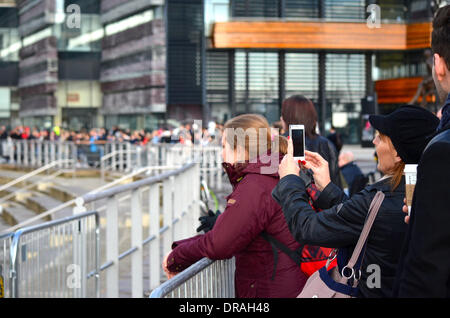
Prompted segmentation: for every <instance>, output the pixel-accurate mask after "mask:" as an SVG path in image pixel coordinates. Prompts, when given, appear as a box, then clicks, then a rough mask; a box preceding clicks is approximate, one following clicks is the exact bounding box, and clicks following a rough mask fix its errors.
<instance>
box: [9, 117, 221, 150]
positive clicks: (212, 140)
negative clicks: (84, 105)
mask: <svg viewBox="0 0 450 318" xmlns="http://www.w3.org/2000/svg"><path fill="white" fill-rule="evenodd" d="M222 130H223V125H220V124H216V123H215V122H210V123H209V125H208V128H202V127H196V126H195V124H185V125H184V124H180V125H179V126H178V127H175V128H167V127H160V128H158V129H154V130H148V129H140V130H131V129H122V128H119V127H118V126H113V127H112V128H111V129H106V128H92V129H90V130H87V129H82V130H80V131H74V130H68V129H63V128H60V127H59V126H55V127H53V129H39V128H37V127H33V128H30V127H28V126H17V127H14V128H12V129H10V130H8V129H7V127H6V126H1V127H0V141H1V140H6V139H7V138H8V137H10V138H11V139H14V140H49V141H59V140H60V141H72V142H75V143H78V144H92V143H95V144H102V143H107V142H130V143H131V144H135V145H142V146H143V145H146V144H147V143H151V144H159V143H180V144H188V145H189V144H201V145H204V146H206V145H214V144H218V142H217V140H220V136H221V135H222Z"/></svg>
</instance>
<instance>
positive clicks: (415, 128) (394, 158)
mask: <svg viewBox="0 0 450 318" xmlns="http://www.w3.org/2000/svg"><path fill="white" fill-rule="evenodd" d="M370 123H371V125H372V126H373V127H374V128H375V129H376V130H377V135H376V137H375V138H374V140H373V143H374V145H375V150H376V152H377V155H378V158H379V162H378V169H379V170H380V171H382V172H383V173H384V174H385V177H384V178H383V179H381V180H379V181H378V182H376V183H375V184H373V185H369V186H366V187H365V188H364V189H363V190H362V191H361V192H359V193H357V194H354V195H353V196H352V198H351V199H348V198H347V197H346V196H345V194H344V193H343V191H342V190H341V189H339V188H338V187H337V186H336V185H334V184H333V183H332V182H331V178H330V175H329V168H328V163H327V161H326V160H324V159H323V158H322V156H320V155H319V154H317V153H312V152H309V151H306V152H305V160H306V164H305V167H306V168H307V169H311V170H312V171H313V173H314V181H315V184H316V186H317V187H318V189H319V190H320V191H321V194H320V196H319V197H318V199H317V201H316V202H315V205H317V206H318V207H320V208H321V209H323V210H322V211H321V212H320V213H316V212H315V211H314V210H313V209H312V208H311V206H310V205H309V197H308V194H307V192H306V189H305V182H304V181H303V179H302V178H300V177H299V170H300V168H299V167H298V165H297V162H295V161H294V160H293V155H292V154H293V151H294V150H293V149H292V148H293V146H292V142H291V141H289V147H288V154H287V155H286V156H285V157H284V158H283V160H282V162H281V164H280V167H279V171H278V173H279V175H280V178H281V179H280V182H279V183H278V185H277V186H276V187H275V189H274V190H273V192H272V196H273V198H274V199H275V200H276V201H277V202H278V203H279V204H280V205H281V207H282V208H283V213H284V216H285V219H286V221H287V224H288V226H289V229H290V231H291V233H292V234H293V235H294V237H295V239H296V240H297V241H298V242H300V243H302V244H312V245H318V246H324V247H330V248H339V253H338V267H339V271H342V268H343V266H345V265H346V264H347V261H348V259H347V258H349V256H350V255H351V253H352V251H353V249H354V247H355V245H356V243H357V241H358V238H359V235H360V233H361V231H362V228H363V226H364V222H365V219H366V216H367V213H368V211H369V205H370V203H371V202H372V199H373V198H374V196H375V194H376V193H377V191H382V192H384V194H385V199H384V201H383V203H382V205H381V208H380V210H379V212H378V215H377V217H376V219H375V222H374V224H373V227H372V230H371V232H370V234H369V237H368V240H367V243H366V246H365V252H364V253H362V254H363V255H364V258H363V260H362V263H361V266H360V268H359V269H360V272H359V273H360V277H359V278H360V283H359V285H358V289H359V296H361V297H390V296H391V293H392V288H393V283H394V279H395V274H396V267H397V263H398V261H399V256H400V250H401V247H402V244H403V239H404V236H405V234H406V226H407V225H406V224H405V223H404V214H403V212H402V207H403V199H404V197H405V184H404V177H403V169H404V167H405V164H410V163H417V162H418V161H419V159H420V156H421V154H422V151H423V150H424V148H425V146H426V145H427V143H428V141H429V140H430V138H431V137H432V136H433V134H434V132H435V130H436V127H437V125H438V124H439V120H438V119H437V117H436V116H434V115H433V114H432V113H431V112H429V111H428V110H425V109H424V108H422V107H417V106H409V105H407V106H403V107H400V108H398V109H397V110H395V111H394V112H393V113H391V114H390V115H387V116H381V115H372V116H371V117H370ZM371 264H374V265H376V266H378V267H376V268H378V269H379V273H378V276H377V277H378V281H377V279H376V278H375V280H374V281H371V284H367V279H368V277H369V275H370V274H372V272H368V271H367V267H368V266H369V265H371ZM371 268H372V267H371ZM356 276H357V277H358V276H359V275H358V271H356Z"/></svg>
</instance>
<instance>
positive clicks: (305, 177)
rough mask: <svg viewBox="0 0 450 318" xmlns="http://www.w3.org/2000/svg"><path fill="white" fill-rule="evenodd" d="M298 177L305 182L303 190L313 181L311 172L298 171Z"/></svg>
mask: <svg viewBox="0 0 450 318" xmlns="http://www.w3.org/2000/svg"><path fill="white" fill-rule="evenodd" d="M299 177H300V178H301V179H302V180H303V182H305V188H308V187H309V186H310V185H311V183H312V180H313V172H312V171H311V170H306V169H300V174H299Z"/></svg>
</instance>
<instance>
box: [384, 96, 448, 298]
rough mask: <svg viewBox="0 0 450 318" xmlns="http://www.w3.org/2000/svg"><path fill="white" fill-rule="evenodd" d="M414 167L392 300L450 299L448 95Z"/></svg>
mask: <svg viewBox="0 0 450 318" xmlns="http://www.w3.org/2000/svg"><path fill="white" fill-rule="evenodd" d="M442 114H443V115H442V119H441V123H440V125H439V127H438V132H437V135H436V136H435V137H434V138H433V139H432V140H431V141H430V143H429V144H428V146H427V148H425V151H424V153H423V154H422V157H421V159H420V162H419V166H418V167H417V183H416V189H415V192H414V197H413V202H412V209H411V217H410V221H409V229H408V232H407V236H406V239H405V245H404V248H403V251H402V258H401V261H400V264H399V268H398V276H397V281H396V284H395V288H394V293H393V296H394V297H408V298H410V297H421V298H422V297H433V298H435V297H450V200H449V198H450V94H449V96H448V98H447V101H446V105H445V106H444V109H443V111H442Z"/></svg>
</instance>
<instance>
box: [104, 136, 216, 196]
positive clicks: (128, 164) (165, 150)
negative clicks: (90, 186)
mask: <svg viewBox="0 0 450 318" xmlns="http://www.w3.org/2000/svg"><path fill="white" fill-rule="evenodd" d="M106 150H107V154H106V155H104V156H103V157H102V158H101V160H100V170H101V175H102V177H104V176H105V174H106V172H109V171H118V172H131V171H133V170H134V169H139V168H142V167H147V166H181V165H183V164H186V163H188V162H196V163H199V164H200V173H201V177H202V178H203V179H204V180H207V181H208V184H209V185H210V187H212V188H214V189H217V190H221V189H222V171H223V169H222V148H221V147H219V146H200V145H181V144H147V145H145V146H136V145H131V144H130V143H111V144H108V145H107V147H106Z"/></svg>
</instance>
